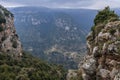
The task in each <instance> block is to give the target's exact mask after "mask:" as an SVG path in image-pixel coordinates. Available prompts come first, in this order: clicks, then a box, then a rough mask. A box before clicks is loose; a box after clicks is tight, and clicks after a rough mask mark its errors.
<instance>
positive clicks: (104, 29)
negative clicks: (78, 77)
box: [80, 7, 120, 80]
mask: <svg viewBox="0 0 120 80" xmlns="http://www.w3.org/2000/svg"><path fill="white" fill-rule="evenodd" d="M94 22H95V25H94V27H92V29H91V32H90V33H89V34H88V36H87V48H88V54H87V55H86V56H85V58H84V61H83V63H82V66H81V69H80V70H81V72H82V77H83V80H120V21H119V17H118V16H117V15H116V14H115V13H114V11H111V10H110V9H109V7H106V8H105V9H104V10H102V11H100V12H99V13H98V15H96V18H95V20H94Z"/></svg>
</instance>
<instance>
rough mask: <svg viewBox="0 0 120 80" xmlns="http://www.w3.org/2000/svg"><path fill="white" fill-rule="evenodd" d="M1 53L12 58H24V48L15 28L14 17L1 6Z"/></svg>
mask: <svg viewBox="0 0 120 80" xmlns="http://www.w3.org/2000/svg"><path fill="white" fill-rule="evenodd" d="M0 52H2V53H8V54H10V53H11V54H10V55H12V56H17V57H19V56H22V46H21V42H20V41H19V38H18V35H17V34H16V30H15V27H14V17H13V14H12V13H10V12H9V11H8V10H7V9H5V8H4V7H2V6H0Z"/></svg>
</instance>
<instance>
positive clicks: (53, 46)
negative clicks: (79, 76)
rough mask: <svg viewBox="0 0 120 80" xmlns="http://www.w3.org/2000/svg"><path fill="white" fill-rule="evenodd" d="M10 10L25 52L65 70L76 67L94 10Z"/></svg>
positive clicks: (82, 53)
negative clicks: (60, 66) (59, 65)
mask: <svg viewBox="0 0 120 80" xmlns="http://www.w3.org/2000/svg"><path fill="white" fill-rule="evenodd" d="M11 11H12V12H13V13H14V15H15V26H16V30H17V33H18V35H19V36H20V39H21V41H22V43H23V47H24V49H25V50H27V51H30V52H32V53H33V55H35V56H37V57H40V58H42V59H44V60H47V61H49V62H51V63H55V64H56V63H57V64H61V65H63V66H64V67H65V68H67V69H69V68H72V69H76V68H77V66H78V63H79V61H80V60H81V58H82V57H83V55H84V54H85V51H86V45H85V42H86V39H85V37H86V34H87V33H88V32H89V30H90V27H91V26H92V24H93V18H94V16H95V14H96V11H95V10H86V9H49V8H44V7H42V8H40V7H19V8H14V9H11Z"/></svg>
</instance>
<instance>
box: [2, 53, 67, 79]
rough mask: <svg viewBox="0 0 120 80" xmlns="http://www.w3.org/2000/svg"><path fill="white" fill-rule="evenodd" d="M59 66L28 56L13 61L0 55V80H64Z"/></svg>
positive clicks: (9, 57)
mask: <svg viewBox="0 0 120 80" xmlns="http://www.w3.org/2000/svg"><path fill="white" fill-rule="evenodd" d="M64 76H65V71H64V70H63V68H62V67H60V66H55V65H50V64H48V63H45V62H44V61H41V60H39V59H37V58H34V57H32V56H31V55H28V54H25V53H24V54H23V57H21V58H18V59H15V58H13V57H11V56H10V55H8V54H6V53H0V80H65V77H64Z"/></svg>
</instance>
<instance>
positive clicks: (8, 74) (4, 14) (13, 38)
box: [0, 6, 66, 80]
mask: <svg viewBox="0 0 120 80" xmlns="http://www.w3.org/2000/svg"><path fill="white" fill-rule="evenodd" d="M65 75H66V71H65V70H63V68H62V67H61V66H55V65H52V64H48V63H47V62H44V61H42V60H40V59H38V58H35V57H33V56H31V55H29V54H27V53H25V52H23V50H22V46H21V43H20V41H19V38H18V35H17V34H16V30H15V27H14V18H13V14H12V13H11V12H9V11H8V10H7V9H5V8H4V7H2V6H0V80H65Z"/></svg>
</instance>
